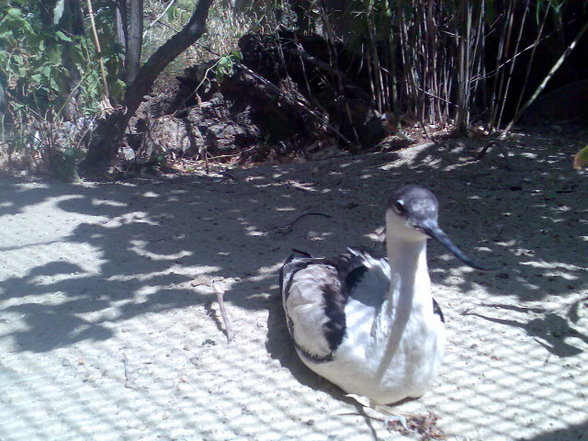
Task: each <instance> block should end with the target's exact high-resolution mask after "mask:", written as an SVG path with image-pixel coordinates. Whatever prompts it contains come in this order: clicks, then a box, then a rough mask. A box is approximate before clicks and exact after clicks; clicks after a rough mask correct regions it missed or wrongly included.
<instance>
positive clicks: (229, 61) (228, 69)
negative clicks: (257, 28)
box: [214, 51, 242, 82]
mask: <svg viewBox="0 0 588 441" xmlns="http://www.w3.org/2000/svg"><path fill="white" fill-rule="evenodd" d="M241 59H242V55H241V52H239V51H233V52H231V53H229V54H227V55H223V56H221V57H220V58H219V59H218V61H217V62H216V64H215V67H214V73H215V75H216V78H217V80H218V81H219V82H221V81H222V80H223V77H225V76H227V75H231V74H232V73H233V67H234V65H235V63H239V62H240V61H241Z"/></svg>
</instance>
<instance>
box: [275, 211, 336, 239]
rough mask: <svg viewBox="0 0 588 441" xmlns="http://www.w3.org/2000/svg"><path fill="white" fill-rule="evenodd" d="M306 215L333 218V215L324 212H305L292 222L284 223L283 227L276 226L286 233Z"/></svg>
mask: <svg viewBox="0 0 588 441" xmlns="http://www.w3.org/2000/svg"><path fill="white" fill-rule="evenodd" d="M306 216H322V217H328V218H331V217H332V216H330V215H328V214H324V213H304V214H301V215H300V216H298V217H297V218H296V219H294V220H293V221H292V222H288V223H287V224H286V225H282V226H281V227H278V228H276V230H282V231H284V233H286V234H287V233H291V232H292V231H293V230H294V224H295V223H296V222H298V221H299V220H300V219H302V218H303V217H306Z"/></svg>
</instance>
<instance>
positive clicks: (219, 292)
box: [212, 282, 234, 343]
mask: <svg viewBox="0 0 588 441" xmlns="http://www.w3.org/2000/svg"><path fill="white" fill-rule="evenodd" d="M212 288H213V289H214V292H215V293H216V300H217V301H218V307H219V309H220V313H221V317H222V319H223V323H224V325H225V333H226V335H227V341H228V342H229V343H230V342H232V341H233V338H234V334H233V327H232V325H231V320H230V319H229V316H228V315H227V311H226V309H225V300H224V295H225V290H224V289H222V288H220V287H219V286H218V285H217V284H216V283H214V282H213V283H212Z"/></svg>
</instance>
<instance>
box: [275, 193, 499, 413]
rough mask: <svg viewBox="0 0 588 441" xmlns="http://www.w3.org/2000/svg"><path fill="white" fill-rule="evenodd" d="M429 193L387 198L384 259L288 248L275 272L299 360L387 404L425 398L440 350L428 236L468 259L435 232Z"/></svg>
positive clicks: (435, 206) (352, 251)
mask: <svg viewBox="0 0 588 441" xmlns="http://www.w3.org/2000/svg"><path fill="white" fill-rule="evenodd" d="M438 213H439V203H438V201H437V198H436V197H435V195H434V194H433V193H432V192H431V191H429V190H428V189H426V188H424V187H421V186H417V185H406V186H403V187H401V188H399V189H398V190H396V191H393V192H392V194H391V196H390V198H389V200H388V204H387V207H386V212H385V219H386V223H385V225H386V226H385V243H386V245H385V248H386V254H387V257H378V256H376V255H375V254H374V253H373V252H372V251H371V250H369V249H364V248H348V249H347V251H346V252H344V253H342V254H340V255H338V256H335V257H313V256H312V255H310V254H309V253H307V252H304V251H298V250H294V252H293V254H292V255H290V257H288V259H287V260H286V261H285V263H284V264H283V265H282V267H281V268H280V271H279V286H280V291H281V296H282V303H283V308H284V312H285V318H286V325H287V328H288V330H289V333H290V335H291V337H292V339H293V342H294V347H295V349H296V352H297V353H298V356H299V358H300V359H301V360H302V362H303V363H304V364H305V365H306V366H307V367H308V368H310V369H311V370H312V371H314V372H315V373H316V374H318V375H319V376H321V377H323V378H325V379H327V380H329V381H330V382H331V383H334V384H335V385H337V386H339V387H340V388H341V389H342V390H343V391H344V392H346V393H347V394H351V395H355V396H360V397H366V398H368V399H369V400H370V402H371V403H374V404H381V405H388V404H393V403H397V402H399V401H403V400H405V399H413V398H419V397H421V396H423V395H424V393H425V392H426V390H427V389H429V388H430V386H431V385H432V383H433V382H434V380H435V379H436V377H437V375H438V373H439V369H440V366H441V361H442V358H443V352H444V347H445V328H444V323H445V319H444V316H443V312H442V311H441V308H440V306H439V304H438V303H437V302H436V301H435V300H434V299H433V297H432V295H431V280H430V277H429V272H428V267H427V251H426V250H427V239H429V238H432V239H435V240H437V241H438V242H440V243H441V244H442V245H444V246H445V247H446V248H447V249H448V250H449V251H451V253H453V254H454V255H455V256H456V257H457V258H459V259H460V260H461V261H463V262H464V263H466V264H467V265H469V266H471V267H473V268H476V269H479V270H488V268H486V267H484V266H482V265H479V264H478V263H476V262H475V261H473V260H471V259H470V258H468V257H467V256H466V255H465V254H464V253H463V252H462V251H461V250H460V249H459V248H458V247H457V246H456V245H454V244H453V242H452V241H451V240H450V239H449V237H448V236H447V235H446V234H445V233H444V232H443V230H442V229H441V228H440V227H439V225H438Z"/></svg>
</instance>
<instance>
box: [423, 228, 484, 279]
mask: <svg viewBox="0 0 588 441" xmlns="http://www.w3.org/2000/svg"><path fill="white" fill-rule="evenodd" d="M418 228H419V229H420V230H421V231H422V232H423V233H425V234H426V235H427V236H429V237H431V238H433V239H435V240H436V241H438V242H440V243H441V244H442V245H443V246H444V247H445V248H447V249H448V250H449V251H451V253H452V254H453V255H454V256H455V257H457V258H458V259H459V260H461V261H462V262H463V263H465V264H466V265H469V266H471V267H472V268H475V269H477V270H481V271H493V268H489V267H487V266H484V265H480V264H478V263H476V262H474V261H473V260H472V259H470V258H469V257H467V256H466V255H465V254H464V253H463V252H462V251H461V250H460V249H459V248H458V247H457V246H456V245H454V244H453V242H451V239H449V237H447V234H445V232H444V231H443V230H442V229H441V228H439V225H437V222H435V221H426V222H423V223H422V224H420V225H418Z"/></svg>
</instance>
